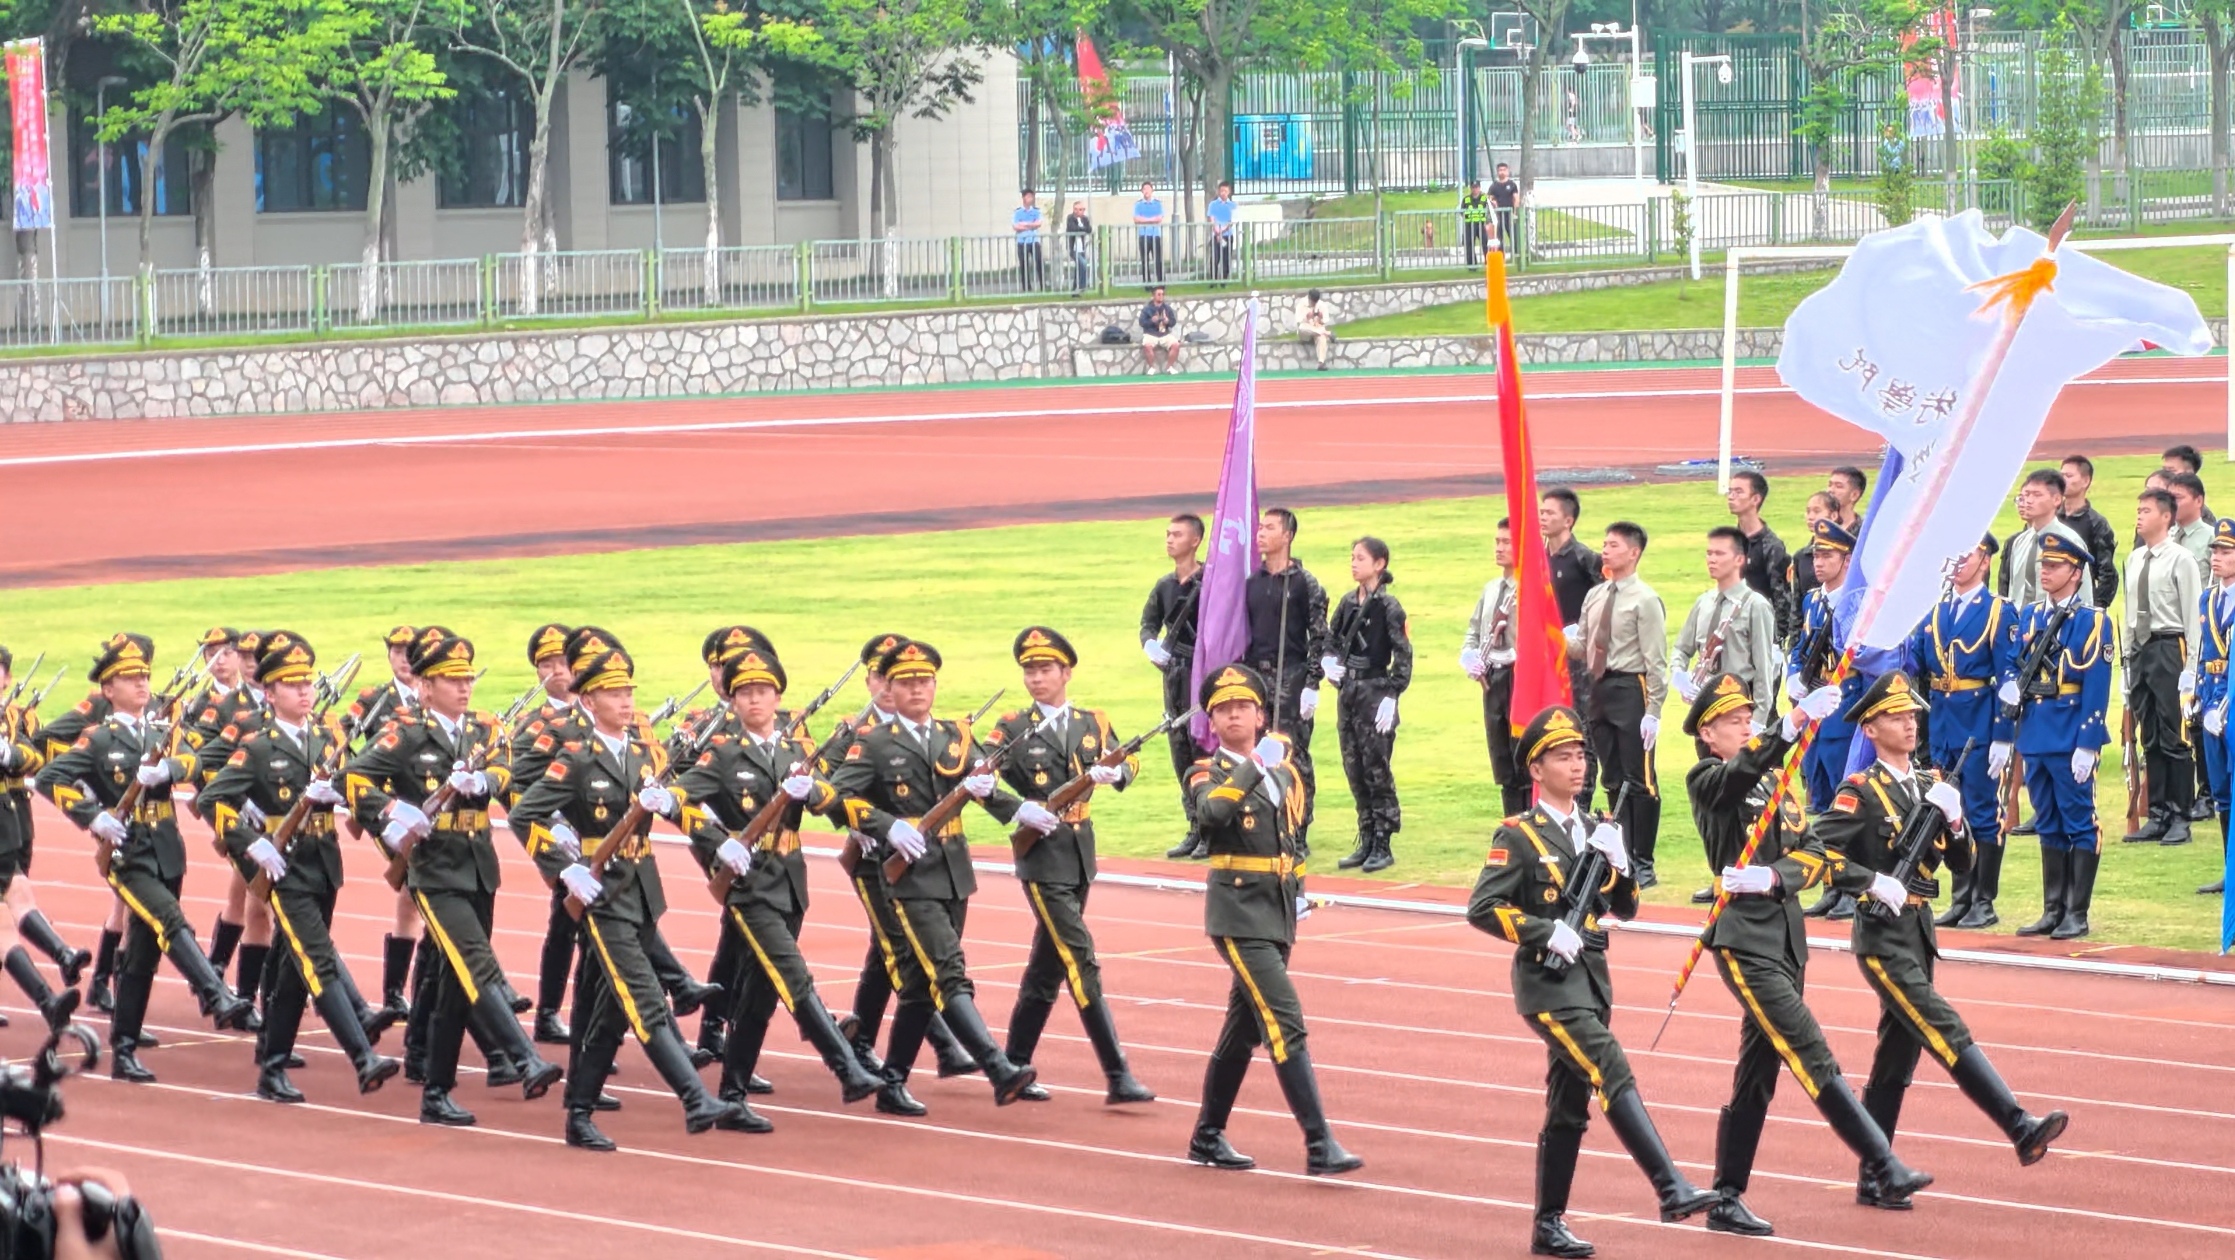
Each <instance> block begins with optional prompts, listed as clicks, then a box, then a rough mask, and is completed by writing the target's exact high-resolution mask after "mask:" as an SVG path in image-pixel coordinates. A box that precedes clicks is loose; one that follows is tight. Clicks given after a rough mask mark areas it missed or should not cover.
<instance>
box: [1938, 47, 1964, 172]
mask: <svg viewBox="0 0 2235 1260" xmlns="http://www.w3.org/2000/svg"><path fill="white" fill-rule="evenodd" d="M1947 30H1948V39H1947V41H1946V43H1945V45H1944V46H1943V47H1942V48H1941V50H1940V169H1941V173H1942V174H1943V175H1945V176H1946V183H1947V185H1948V191H1947V198H1946V201H1945V202H1944V204H1943V207H1942V208H1943V209H1945V210H1946V211H1948V213H1950V214H1953V213H1955V209H1956V167H1957V166H1958V165H1960V163H1958V162H1957V161H1956V145H1957V140H1956V41H1955V33H1956V32H1955V24H1954V18H1953V16H1952V13H1951V17H1950V20H1949V25H1948V28H1947Z"/></svg>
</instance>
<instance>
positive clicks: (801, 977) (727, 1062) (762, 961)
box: [722, 901, 815, 1087]
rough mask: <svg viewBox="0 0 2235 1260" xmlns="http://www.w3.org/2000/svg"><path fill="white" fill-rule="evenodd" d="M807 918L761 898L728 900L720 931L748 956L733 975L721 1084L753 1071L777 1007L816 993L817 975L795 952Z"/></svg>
mask: <svg viewBox="0 0 2235 1260" xmlns="http://www.w3.org/2000/svg"><path fill="white" fill-rule="evenodd" d="M806 921H807V916H806V915H804V914H800V913H796V912H795V913H791V914H782V913H779V912H777V911H776V909H775V908H773V907H771V906H769V905H768V904H766V903H765V902H759V901H746V902H732V903H731V904H730V906H729V908H728V909H727V910H725V911H723V912H722V926H723V935H725V936H727V937H729V938H730V939H732V940H735V941H739V942H741V943H742V944H743V947H744V950H743V952H744V954H745V958H746V962H745V964H744V965H743V966H742V967H740V968H739V969H738V974H737V975H736V976H733V977H732V978H731V980H732V983H734V984H735V985H736V987H735V988H733V989H732V990H731V992H732V993H733V994H735V997H734V998H733V999H732V1000H731V1002H730V1005H729V1020H730V1030H729V1042H728V1045H727V1047H726V1050H725V1053H724V1054H723V1058H722V1083H723V1085H724V1086H725V1087H728V1086H742V1085H743V1084H744V1082H745V1078H746V1077H748V1076H750V1075H751V1074H752V1072H753V1069H754V1067H755V1066H756V1065H757V1064H758V1063H759V1061H760V1051H761V1045H762V1043H763V1042H764V1041H766V1040H767V1037H768V1024H769V1021H770V1020H771V1019H773V1018H775V1015H776V1008H777V1007H778V1006H779V1005H781V1006H782V1007H783V1008H784V1010H785V1011H786V1012H787V1013H793V1014H796V1013H797V1012H798V1010H799V1004H800V1003H801V1002H804V1001H807V1000H809V999H811V998H813V997H814V996H815V977H814V976H813V975H812V974H811V973H810V972H809V971H808V969H807V960H806V959H805V958H803V957H801V955H800V952H799V929H800V928H801V927H802V926H803V925H805V923H806Z"/></svg>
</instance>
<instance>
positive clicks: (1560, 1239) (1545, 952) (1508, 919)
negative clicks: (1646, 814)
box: [1467, 705, 1722, 1257]
mask: <svg viewBox="0 0 2235 1260" xmlns="http://www.w3.org/2000/svg"><path fill="white" fill-rule="evenodd" d="M1521 753H1522V758H1523V760H1524V761H1525V762H1526V763H1527V765H1528V767H1529V774H1530V776H1531V777H1532V778H1533V779H1534V780H1535V781H1536V788H1537V803H1536V807H1535V808H1533V809H1531V810H1529V811H1528V812H1527V813H1524V814H1521V815H1519V816H1518V817H1514V818H1509V819H1507V820H1506V821H1505V823H1504V825H1502V826H1500V827H1499V828H1498V831H1497V834H1496V836H1495V837H1493V838H1492V839H1491V841H1490V853H1489V856H1488V857H1487V858H1485V859H1484V861H1483V865H1482V874H1481V876H1480V877H1479V878H1477V879H1476V880H1475V886H1474V895H1473V897H1472V898H1471V899H1470V900H1469V901H1468V903H1467V921H1468V922H1469V923H1472V924H1474V925H1475V926H1476V927H1477V928H1480V929H1481V930H1482V931H1485V932H1488V933H1489V934H1491V935H1492V936H1496V937H1499V938H1501V939H1503V940H1506V941H1510V942H1511V943H1512V944H1513V946H1514V950H1513V999H1514V1005H1515V1006H1517V1007H1519V1008H1520V1011H1521V1015H1522V1017H1523V1018H1524V1019H1526V1020H1527V1021H1528V1023H1529V1028H1530V1031H1532V1032H1534V1033H1536V1035H1537V1036H1539V1037H1541V1038H1543V1039H1544V1043H1545V1048H1546V1051H1547V1053H1548V1054H1549V1055H1550V1057H1551V1061H1552V1067H1551V1071H1550V1073H1549V1074H1548V1075H1547V1077H1546V1078H1545V1096H1544V1112H1545V1118H1544V1128H1543V1130H1541V1131H1540V1132H1539V1133H1538V1134H1537V1203H1536V1222H1535V1227H1534V1231H1533V1233H1532V1234H1531V1236H1530V1241H1529V1250H1530V1251H1531V1252H1532V1253H1534V1254H1536V1255H1540V1256H1571V1257H1579V1256H1588V1255H1590V1254H1592V1252H1593V1248H1592V1246H1591V1244H1590V1243H1587V1242H1585V1241H1583V1240H1582V1239H1580V1238H1577V1237H1576V1236H1575V1235H1574V1234H1572V1233H1570V1232H1569V1231H1568V1225H1567V1219H1566V1213H1567V1210H1568V1189H1569V1187H1570V1186H1571V1185H1573V1184H1574V1181H1575V1163H1576V1157H1577V1154H1578V1152H1580V1151H1581V1150H1582V1148H1583V1131H1584V1129H1585V1128H1586V1127H1587V1126H1588V1125H1589V1124H1590V1122H1591V1098H1592V1096H1593V1095H1594V1094H1595V1095H1597V1097H1598V1100H1599V1107H1600V1109H1601V1110H1602V1111H1604V1112H1605V1113H1606V1118H1607V1122H1608V1123H1609V1124H1611V1125H1613V1126H1614V1132H1615V1133H1616V1135H1618V1136H1619V1137H1620V1138H1621V1139H1622V1145H1623V1147H1624V1148H1625V1149H1627V1150H1628V1151H1629V1153H1630V1158H1631V1159H1632V1160H1634V1161H1636V1163H1637V1166H1638V1168H1639V1170H1640V1171H1642V1172H1643V1173H1644V1174H1645V1175H1646V1178H1647V1179H1648V1180H1649V1181H1651V1182H1652V1183H1653V1190H1654V1192H1655V1193H1656V1194H1657V1195H1658V1196H1659V1198H1660V1210H1661V1219H1662V1220H1663V1221H1681V1220H1685V1219H1687V1218H1689V1217H1692V1216H1696V1215H1698V1214H1699V1213H1701V1212H1705V1211H1707V1210H1708V1209H1710V1208H1712V1207H1714V1206H1716V1205H1717V1204H1718V1203H1721V1202H1722V1196H1721V1195H1718V1194H1716V1193H1715V1192H1714V1191H1711V1190H1702V1189H1699V1188H1698V1187H1697V1186H1694V1185H1693V1184H1692V1183H1691V1182H1690V1181H1688V1180H1686V1179H1685V1177H1684V1173H1683V1171H1682V1170H1681V1169H1679V1168H1678V1167H1677V1166H1676V1161H1675V1160H1674V1159H1671V1158H1670V1157H1669V1153H1668V1148H1667V1147H1666V1146H1664V1145H1662V1143H1661V1135H1660V1133H1659V1131H1658V1130H1656V1129H1655V1128H1654V1127H1653V1118H1652V1117H1651V1116H1649V1115H1647V1114H1646V1111H1645V1100H1644V1099H1643V1098H1640V1097H1639V1096H1638V1091H1637V1081H1636V1079H1635V1078H1634V1077H1632V1076H1631V1075H1630V1061H1629V1058H1628V1056H1626V1055H1625V1054H1623V1052H1622V1046H1621V1043H1619V1042H1617V1041H1615V1039H1614V1034H1613V1033H1612V1032H1610V1031H1608V1029H1607V1020H1608V1018H1609V1017H1610V1016H1611V1015H1612V1014H1613V1011H1614V981H1613V977H1612V975H1611V973H1610V971H1609V969H1608V966H1607V961H1606V944H1607V941H1606V930H1605V929H1604V928H1602V927H1601V926H1600V925H1599V920H1600V919H1601V918H1602V917H1613V918H1623V919H1627V918H1629V917H1631V916H1632V915H1634V914H1636V913H1637V881H1636V880H1634V879H1632V878H1631V877H1630V858H1629V852H1628V850H1627V849H1625V848H1624V847H1623V844H1622V829H1621V827H1620V826H1618V825H1616V824H1613V823H1606V822H1598V823H1594V822H1593V821H1592V820H1590V819H1588V818H1585V817H1584V816H1583V812H1582V810H1581V809H1580V808H1578V798H1579V796H1580V794H1581V792H1582V790H1583V780H1584V765H1583V719H1582V718H1581V717H1579V716H1578V715H1577V714H1576V712H1575V710H1573V709H1570V708H1567V707H1565V706H1562V705H1554V706H1553V707H1551V708H1548V709H1546V710H1545V711H1544V712H1542V713H1539V714H1537V715H1536V717H1534V718H1532V719H1530V721H1529V725H1528V727H1527V728H1526V729H1524V730H1523V731H1522V732H1521ZM1631 790H1632V791H1635V790H1636V789H1635V788H1632V789H1631ZM1594 850H1596V851H1597V852H1598V853H1599V854H1600V855H1601V856H1602V857H1603V858H1604V859H1605V863H1606V878H1605V880H1604V882H1602V883H1601V884H1600V885H1599V886H1598V888H1597V889H1595V890H1594V889H1588V888H1586V889H1570V888H1569V887H1568V881H1569V880H1571V879H1573V878H1574V877H1575V876H1576V875H1577V874H1579V873H1581V871H1582V870H1583V868H1584V867H1585V866H1586V865H1588V863H1587V862H1586V858H1587V857H1588V855H1589V854H1590V853H1591V852H1592V851H1594ZM1577 898H1584V899H1586V900H1585V901H1584V902H1583V904H1582V906H1581V909H1582V916H1581V919H1580V922H1581V924H1582V926H1581V927H1580V928H1577V927H1575V926H1572V925H1571V924H1570V922H1569V920H1570V919H1571V918H1575V917H1576V916H1575V913H1574V910H1573V909H1571V906H1573V905H1574V903H1575V899H1577Z"/></svg>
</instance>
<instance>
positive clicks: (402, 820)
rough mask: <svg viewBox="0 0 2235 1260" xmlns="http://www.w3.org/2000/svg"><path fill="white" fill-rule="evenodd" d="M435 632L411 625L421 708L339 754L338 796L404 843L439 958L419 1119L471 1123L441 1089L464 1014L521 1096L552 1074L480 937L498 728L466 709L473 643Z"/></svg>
mask: <svg viewBox="0 0 2235 1260" xmlns="http://www.w3.org/2000/svg"><path fill="white" fill-rule="evenodd" d="M434 630H435V632H434V633H426V632H422V633H421V635H420V637H419V638H418V639H417V640H416V641H415V642H414V644H413V648H412V656H411V673H412V676H413V677H414V678H417V679H418V680H419V682H420V686H421V687H422V688H424V691H423V694H422V695H421V702H422V704H423V705H424V706H425V707H424V708H423V709H421V710H419V711H417V712H406V713H400V714H398V715H397V716H396V717H395V718H394V719H393V720H392V721H390V722H389V724H388V727H387V729H386V730H385V731H384V732H383V733H382V734H381V735H380V737H379V738H377V739H375V740H374V741H373V742H372V744H371V746H370V747H368V748H366V749H365V751H364V752H362V753H360V754H359V755H358V756H357V758H356V759H355V760H353V761H351V762H350V763H349V767H348V771H347V773H345V774H344V775H343V776H342V795H343V796H344V798H345V799H346V800H347V802H348V804H349V808H350V811H351V812H352V813H353V814H354V815H355V816H356V819H357V824H358V826H360V827H362V828H363V829H364V830H366V831H368V832H371V833H372V834H373V836H374V837H375V838H376V839H377V840H378V842H379V845H380V849H381V851H382V853H383V854H387V855H393V854H395V853H398V852H400V851H404V850H405V849H406V848H408V851H409V858H408V864H407V868H406V869H407V883H408V885H409V887H410V889H411V894H412V900H413V903H414V904H416V905H417V906H418V907H419V914H420V917H421V918H422V920H423V921H424V922H425V924H426V928H427V935H428V936H429V937H431V938H433V940H434V942H435V948H436V949H437V950H439V951H440V954H441V958H442V963H441V965H440V966H439V967H438V969H437V971H436V974H435V978H434V982H433V985H432V989H433V992H432V994H431V995H429V996H431V999H432V1003H431V1009H432V1012H433V1013H432V1016H431V1023H430V1025H429V1027H428V1032H427V1049H426V1056H427V1057H426V1067H425V1077H426V1080H425V1088H424V1090H423V1092H422V1093H421V1095H420V1102H419V1121H420V1123H422V1124H439V1125H459V1126H462V1125H470V1124H472V1123H474V1116H473V1113H472V1112H470V1111H467V1110H466V1109H465V1108H463V1107H460V1106H459V1105H458V1104H457V1103H456V1102H454V1101H452V1099H451V1097H450V1092H451V1090H453V1089H455V1088H456V1087H457V1083H458V1049H459V1045H460V1043H461V1042H462V1041H463V1040H464V1037H465V1031H466V1024H467V1022H468V1021H469V1020H470V1021H471V1022H472V1023H473V1024H474V1026H475V1027H476V1028H477V1029H479V1030H480V1033H481V1036H482V1037H483V1038H486V1039H487V1042H488V1044H489V1045H490V1046H491V1047H492V1048H494V1049H497V1050H501V1051H502V1052H503V1053H504V1055H505V1056H506V1058H508V1059H510V1060H512V1061H513V1064H514V1066H515V1067H516V1068H517V1070H518V1071H519V1073H520V1077H519V1080H520V1087H521V1095H522V1096H523V1097H525V1098H528V1099H531V1100H532V1099H536V1098H541V1097H542V1096H543V1095H544V1094H545V1093H546V1092H548V1091H549V1090H550V1088H551V1086H552V1084H553V1083H554V1082H556V1081H557V1080H558V1079H559V1076H560V1068H559V1067H558V1065H556V1064H553V1063H547V1062H545V1061H544V1059H543V1057H542V1056H541V1055H539V1054H537V1053H536V1049H535V1045H534V1043H532V1042H530V1041H529V1040H528V1035H527V1034H526V1033H525V1032H523V1031H521V1028H520V1021H519V1019H518V1018H516V1017H515V1015H514V1013H513V1010H512V1004H511V1002H510V1000H509V998H508V996H507V994H508V991H509V989H508V986H507V985H506V984H505V982H504V969H503V968H502V967H501V966H500V965H499V964H498V963H497V955H496V951H495V950H493V949H492V948H491V947H490V944H489V933H490V930H491V926H492V923H493V922H494V918H495V914H496V898H497V885H498V882H499V878H500V876H499V870H498V863H497V851H496V847H495V845H493V844H492V843H491V841H490V835H489V805H490V802H491V801H493V800H501V799H502V798H503V796H504V791H505V788H506V787H507V786H508V785H509V784H510V782H511V776H510V774H509V773H508V772H507V771H506V770H505V768H504V767H503V766H501V765H498V764H496V763H495V761H494V760H493V759H492V757H491V754H492V753H493V752H494V750H495V746H496V745H497V743H498V742H499V741H500V740H501V739H502V738H503V732H501V731H498V730H495V729H493V728H492V725H491V722H492V718H491V716H490V715H489V714H486V713H480V712H475V711H472V710H470V709H469V708H468V707H467V706H468V705H469V704H470V702H471V701H472V699H473V680H474V669H473V644H472V643H471V642H469V641H467V640H466V639H463V638H460V637H458V636H457V635H454V634H449V633H447V632H443V631H442V630H441V628H440V627H435V628H434ZM428 805H432V806H435V809H434V812H433V813H431V814H430V813H428V812H427V811H426V810H424V809H423V808H422V806H428ZM421 1001H422V1003H426V1002H427V1001H428V997H422V999H421ZM492 1066H494V1065H492Z"/></svg>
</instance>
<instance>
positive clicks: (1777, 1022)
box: [1715, 949, 1839, 1194]
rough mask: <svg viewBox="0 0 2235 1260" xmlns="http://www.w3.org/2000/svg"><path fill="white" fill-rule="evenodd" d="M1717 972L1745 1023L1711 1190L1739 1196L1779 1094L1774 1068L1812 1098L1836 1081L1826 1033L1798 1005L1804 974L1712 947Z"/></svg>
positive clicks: (1779, 962) (1802, 1003) (1767, 960)
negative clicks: (1736, 1157)
mask: <svg viewBox="0 0 2235 1260" xmlns="http://www.w3.org/2000/svg"><path fill="white" fill-rule="evenodd" d="M1715 969H1716V970H1717V971H1718V972H1720V973H1722V976H1723V987H1725V988H1727V989H1729V990H1730V991H1731V996H1733V997H1735V998H1737V999H1738V1005H1739V1010H1740V1013H1741V1015H1742V1017H1743V1022H1741V1023H1740V1024H1739V1026H1738V1065H1737V1067H1736V1068H1734V1069H1733V1070H1732V1072H1731V1103H1730V1106H1729V1108H1728V1109H1727V1111H1726V1114H1727V1115H1728V1117H1729V1119H1728V1121H1727V1123H1728V1125H1729V1126H1730V1128H1729V1130H1728V1131H1727V1133H1726V1134H1725V1137H1726V1140H1727V1141H1728V1142H1729V1147H1728V1149H1727V1150H1719V1151H1718V1153H1717V1164H1716V1169H1715V1186H1716V1188H1717V1189H1719V1190H1730V1191H1733V1192H1734V1193H1739V1194H1744V1193H1745V1192H1746V1187H1747V1183H1748V1182H1749V1180H1750V1179H1751V1175H1752V1172H1753V1152H1754V1150H1755V1148H1756V1146H1757V1145H1758V1144H1759V1143H1760V1141H1761V1135H1762V1124H1763V1122H1764V1121H1765V1120H1766V1119H1767V1118H1768V1116H1769V1103H1770V1099H1771V1098H1773V1097H1775V1096H1776V1094H1777V1070H1778V1068H1779V1066H1780V1065H1782V1066H1783V1067H1785V1068H1787V1069H1789V1070H1790V1071H1791V1072H1792V1074H1793V1079H1794V1080H1796V1081H1799V1082H1800V1087H1801V1088H1802V1089H1803V1090H1806V1091H1807V1092H1808V1097H1809V1098H1810V1099H1811V1100H1813V1099H1814V1098H1815V1097H1816V1096H1817V1095H1818V1094H1820V1093H1822V1092H1823V1089H1824V1087H1825V1085H1827V1084H1828V1083H1829V1082H1830V1081H1831V1079H1832V1078H1833V1077H1836V1076H1838V1075H1839V1062H1838V1060H1836V1059H1834V1058H1832V1054H1831V1047H1830V1046H1829V1045H1827V1044H1825V1042H1824V1030H1823V1029H1822V1028H1821V1027H1819V1026H1818V1025H1817V1023H1816V1016H1815V1015H1814V1013H1812V1012H1811V1011H1810V1010H1809V1009H1808V1004H1807V1003H1806V1002H1805V1001H1803V1000H1802V998H1801V991H1802V989H1803V988H1804V987H1805V986H1806V984H1807V976H1806V975H1805V974H1804V973H1802V972H1799V971H1796V970H1794V969H1793V967H1792V966H1791V964H1790V963H1788V962H1786V961H1785V960H1783V959H1773V958H1764V957H1761V956H1760V955H1757V954H1746V953H1740V952H1739V951H1737V950H1730V949H1717V950H1716V951H1715ZM1732 1151H1740V1152H1744V1156H1743V1162H1740V1163H1737V1164H1736V1165H1735V1166H1731V1167H1725V1166H1724V1164H1723V1160H1724V1159H1726V1158H1728V1157H1729V1154H1730V1152H1732Z"/></svg>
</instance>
